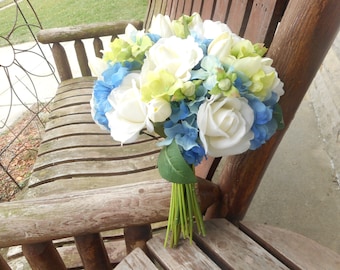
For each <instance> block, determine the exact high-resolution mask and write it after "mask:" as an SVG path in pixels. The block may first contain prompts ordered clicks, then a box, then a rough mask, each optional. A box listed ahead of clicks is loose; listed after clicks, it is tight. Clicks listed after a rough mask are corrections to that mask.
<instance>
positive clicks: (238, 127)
mask: <svg viewBox="0 0 340 270" xmlns="http://www.w3.org/2000/svg"><path fill="white" fill-rule="evenodd" d="M253 122H254V113H253V110H252V109H251V108H250V106H249V105H248V102H247V100H245V99H243V98H220V99H219V97H218V96H212V97H211V98H210V99H208V100H206V101H205V102H204V103H203V104H202V105H201V106H200V108H199V110H198V114H197V125H198V128H199V130H200V139H201V141H202V144H203V147H204V149H205V151H206V153H207V154H208V155H210V156H212V157H222V156H228V155H236V154H240V153H242V152H245V151H246V150H248V149H249V147H250V140H251V139H253V136H254V135H253V132H252V131H251V130H250V129H251V126H252V125H253Z"/></svg>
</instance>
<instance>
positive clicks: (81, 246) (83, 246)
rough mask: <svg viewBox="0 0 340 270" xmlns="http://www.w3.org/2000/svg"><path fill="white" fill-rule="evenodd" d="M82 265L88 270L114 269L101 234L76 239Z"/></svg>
mask: <svg viewBox="0 0 340 270" xmlns="http://www.w3.org/2000/svg"><path fill="white" fill-rule="evenodd" d="M74 240H75V243H76V247H77V249H78V252H79V255H80V258H81V261H82V263H83V264H82V265H83V267H84V269H87V270H97V269H103V270H110V269H112V266H111V263H110V260H109V256H108V254H107V252H106V249H105V246H104V242H103V239H102V237H101V235H100V234H99V233H91V234H86V235H78V236H75V237H74Z"/></svg>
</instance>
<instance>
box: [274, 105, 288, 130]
mask: <svg viewBox="0 0 340 270" xmlns="http://www.w3.org/2000/svg"><path fill="white" fill-rule="evenodd" d="M273 117H274V119H275V120H276V122H277V125H278V127H277V129H278V130H282V129H284V127H285V123H284V121H283V115H282V109H281V106H280V105H279V104H278V103H276V104H275V105H274V111H273Z"/></svg>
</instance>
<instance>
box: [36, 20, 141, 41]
mask: <svg viewBox="0 0 340 270" xmlns="http://www.w3.org/2000/svg"><path fill="white" fill-rule="evenodd" d="M128 23H130V24H132V25H134V26H135V27H136V28H138V29H141V28H142V25H143V22H142V21H137V20H128V21H119V22H117V21H115V22H103V23H93V24H84V25H77V26H70V27H62V28H51V29H43V30H40V31H39V32H38V34H37V38H38V40H39V42H41V43H44V44H49V43H56V42H58V43H59V42H65V41H73V40H79V39H87V38H94V37H104V36H116V35H118V34H121V33H124V31H125V27H126V25H127V24H128Z"/></svg>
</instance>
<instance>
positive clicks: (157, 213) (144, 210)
mask: <svg viewBox="0 0 340 270" xmlns="http://www.w3.org/2000/svg"><path fill="white" fill-rule="evenodd" d="M170 191H171V185H170V183H168V182H167V181H165V180H155V181H145V182H141V183H138V184H131V185H124V186H117V187H108V188H102V189H95V190H88V191H81V192H70V193H67V194H65V195H63V196H62V195H59V196H58V195H51V196H45V197H42V198H36V199H31V200H24V201H12V202H9V203H2V204H0V220H1V222H0V247H6V246H14V245H19V244H30V243H37V242H43V241H48V240H52V239H58V238H64V237H69V236H74V235H81V234H84V233H85V232H86V233H91V232H100V231H106V230H111V229H116V228H123V227H125V226H128V225H138V224H145V223H153V222H158V221H162V220H166V219H167V216H168V210H169V201H170ZM154 201H157V204H154V203H153V202H154ZM13 224H16V226H13Z"/></svg>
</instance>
